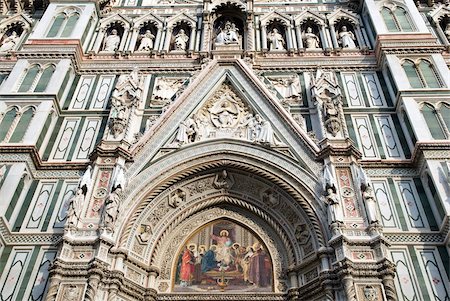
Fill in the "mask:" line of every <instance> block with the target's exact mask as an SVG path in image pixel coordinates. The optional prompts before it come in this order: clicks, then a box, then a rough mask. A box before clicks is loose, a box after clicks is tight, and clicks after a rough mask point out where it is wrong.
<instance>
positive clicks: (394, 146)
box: [374, 115, 404, 159]
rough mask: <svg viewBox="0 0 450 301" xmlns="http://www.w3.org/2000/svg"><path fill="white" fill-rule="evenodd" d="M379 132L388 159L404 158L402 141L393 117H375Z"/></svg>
mask: <svg viewBox="0 0 450 301" xmlns="http://www.w3.org/2000/svg"><path fill="white" fill-rule="evenodd" d="M374 118H375V121H376V123H377V127H378V131H379V133H380V134H381V135H380V137H381V143H382V145H383V148H384V151H385V154H386V156H387V157H390V158H396V159H400V158H403V157H404V156H403V151H402V149H401V144H400V141H399V140H398V136H397V131H396V130H395V126H394V123H393V122H392V118H391V116H388V115H383V116H374Z"/></svg>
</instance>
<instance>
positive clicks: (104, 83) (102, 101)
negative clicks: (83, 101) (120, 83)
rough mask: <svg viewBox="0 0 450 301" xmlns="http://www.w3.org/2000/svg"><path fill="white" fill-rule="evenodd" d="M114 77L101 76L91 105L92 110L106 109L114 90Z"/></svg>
mask: <svg viewBox="0 0 450 301" xmlns="http://www.w3.org/2000/svg"><path fill="white" fill-rule="evenodd" d="M114 78H115V76H114V75H101V76H100V79H99V80H98V83H97V87H96V89H95V93H94V97H93V99H92V103H91V109H97V110H98V109H103V110H104V109H106V106H107V105H108V99H109V95H110V94H111V90H112V88H113V83H114Z"/></svg>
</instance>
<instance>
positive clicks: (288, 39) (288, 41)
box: [286, 24, 294, 51]
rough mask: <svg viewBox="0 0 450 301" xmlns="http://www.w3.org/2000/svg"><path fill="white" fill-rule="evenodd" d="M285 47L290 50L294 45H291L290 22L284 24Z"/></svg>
mask: <svg viewBox="0 0 450 301" xmlns="http://www.w3.org/2000/svg"><path fill="white" fill-rule="evenodd" d="M286 40H287V41H286V47H287V50H289V51H292V50H294V47H293V46H292V33H291V26H290V24H287V25H286Z"/></svg>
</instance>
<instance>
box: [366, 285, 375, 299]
mask: <svg viewBox="0 0 450 301" xmlns="http://www.w3.org/2000/svg"><path fill="white" fill-rule="evenodd" d="M364 301H378V293H377V291H376V290H375V288H374V287H373V286H371V285H367V286H366V287H364Z"/></svg>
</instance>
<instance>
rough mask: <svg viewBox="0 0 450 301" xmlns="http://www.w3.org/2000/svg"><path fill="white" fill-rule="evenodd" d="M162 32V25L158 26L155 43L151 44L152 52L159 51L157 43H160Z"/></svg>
mask: <svg viewBox="0 0 450 301" xmlns="http://www.w3.org/2000/svg"><path fill="white" fill-rule="evenodd" d="M162 30H163V27H162V25H159V26H158V28H157V32H156V38H155V43H154V44H153V50H156V51H157V50H159V43H160V41H161V35H162V33H163V32H162Z"/></svg>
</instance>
